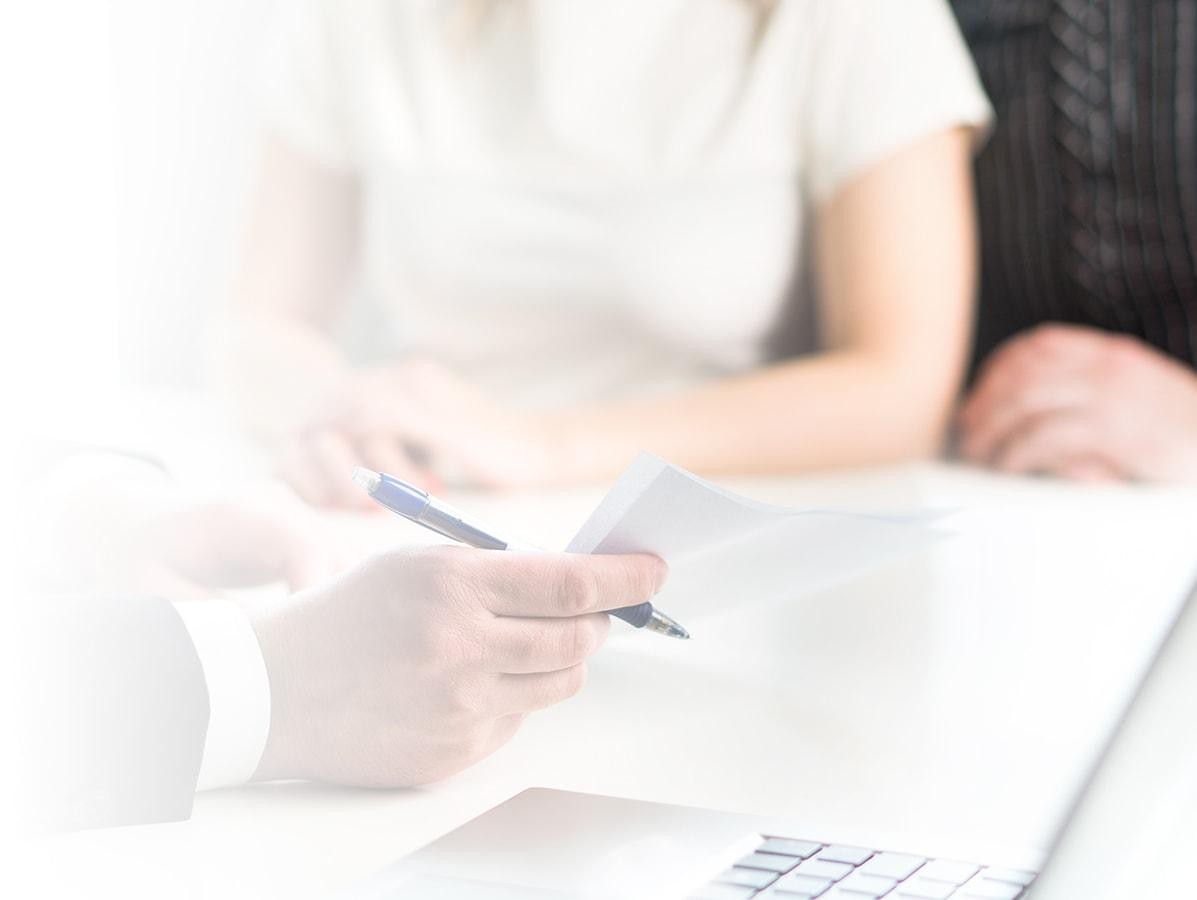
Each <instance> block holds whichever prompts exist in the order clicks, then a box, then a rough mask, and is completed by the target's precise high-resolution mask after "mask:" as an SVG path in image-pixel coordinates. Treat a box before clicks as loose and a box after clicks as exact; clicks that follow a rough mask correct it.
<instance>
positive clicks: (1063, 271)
mask: <svg viewBox="0 0 1197 900" xmlns="http://www.w3.org/2000/svg"><path fill="white" fill-rule="evenodd" d="M953 5H954V7H955V10H956V15H957V18H958V19H959V21H960V25H961V28H962V30H963V31H964V34H965V37H966V39H967V40H968V42H969V44H970V45H971V47H972V50H973V54H974V56H975V58H976V61H977V66H978V68H979V70H980V73H981V77H982V80H983V82H984V84H985V87H986V89H987V90H988V91H989V93H990V96H991V98H992V100H993V103H994V106H995V108H996V112H997V117H998V124H997V129H996V132H995V133H994V136H993V139H992V140H991V142H990V143H989V145H988V146H987V147H986V149H985V150H984V152H983V153H982V154H981V156H980V157H979V159H978V161H977V183H978V184H977V190H978V197H979V207H980V220H981V250H982V254H983V256H982V265H981V309H980V314H979V319H978V330H977V336H976V348H975V354H974V360H975V361H980V360H982V359H983V358H984V357H985V356H986V355H987V354H988V353H989V352H990V351H991V350H992V349H993V348H994V347H995V346H996V345H997V344H999V343H1000V342H1001V341H1003V340H1005V339H1006V338H1008V337H1010V336H1011V335H1014V334H1016V333H1017V332H1020V331H1023V330H1025V329H1027V328H1030V327H1033V326H1034V325H1036V324H1039V323H1041V322H1045V321H1056V322H1072V323H1081V324H1088V325H1093V326H1097V327H1099V328H1103V329H1107V330H1110V331H1118V332H1123V333H1128V334H1132V335H1136V336H1138V337H1140V338H1142V339H1143V340H1145V341H1147V342H1148V343H1150V344H1153V345H1155V346H1156V347H1158V348H1159V349H1161V350H1163V351H1164V352H1166V353H1169V354H1171V355H1172V356H1175V357H1177V358H1179V359H1181V360H1183V361H1185V362H1187V363H1189V364H1190V365H1197V333H1195V331H1194V329H1195V328H1197V0H953Z"/></svg>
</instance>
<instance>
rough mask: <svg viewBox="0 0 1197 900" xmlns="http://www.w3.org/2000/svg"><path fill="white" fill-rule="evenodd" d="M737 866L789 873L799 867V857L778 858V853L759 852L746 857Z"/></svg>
mask: <svg viewBox="0 0 1197 900" xmlns="http://www.w3.org/2000/svg"><path fill="white" fill-rule="evenodd" d="M736 865H737V866H743V867H744V868H746V869H765V870H766V871H768V872H779V873H780V872H788V871H790V869H792V868H794V866H796V865H798V857H796V856H778V855H777V854H776V853H761V852H760V851H759V850H758V851H757V852H756V853H753V854H752V855H751V856H745V857H744V858H743V859H742V860H740V861H739V862H738V863H736Z"/></svg>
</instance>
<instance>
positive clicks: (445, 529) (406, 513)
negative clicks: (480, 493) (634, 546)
mask: <svg viewBox="0 0 1197 900" xmlns="http://www.w3.org/2000/svg"><path fill="white" fill-rule="evenodd" d="M353 483H354V484H356V485H357V486H358V487H360V488H362V489H364V490H365V492H366V493H367V494H369V495H370V498H371V499H372V500H373V501H374V502H375V503H377V504H378V505H379V506H382V507H385V508H386V509H389V510H390V511H391V512H393V513H396V514H398V515H400V516H403V518H405V519H408V520H409V521H412V522H415V523H416V524H417V525H423V526H424V527H425V528H427V529H430V530H431V531H435V532H436V533H437V534H442V535H444V536H445V537H447V538H450V539H452V540H455V541H460V542H461V543H463V544H468V545H469V546H471V547H478V548H480V549H483V550H507V549H517V545H515V544H513V543H512V542H511V541H505V540H503V539H502V538H499V537H495V535H493V534H491V533H490V531H489V530H488V529H486V528H484V527H482V526H481V525H479V524H478V523H476V522H471V521H470V520H469V519H468V518H466V516H464V515H462V514H461V513H460V512H458V511H457V510H455V509H453V508H452V507H451V506H449V505H447V504H445V503H442V502H441V501H439V500H437V499H436V498H435V497H432V496H429V494H428V492H427V491H422V490H420V489H419V488H418V487H415V486H414V485H410V484H408V483H407V482H405V481H400V480H399V479H398V478H395V477H394V476H392V475H386V474H383V473H381V472H373V471H371V470H370V469H365V468H363V467H361V466H357V467H356V468H354V470H353ZM610 614H611V615H613V616H615V617H617V618H620V619H623V620H624V621H625V622H627V623H628V624H629V625H631V626H633V627H635V628H647V629H648V630H649V631H655V632H656V633H657V634H663V635H665V636H667V637H671V638H680V639H682V640H688V639H689V638H690V632H688V631H686V629H685V628H683V627H682V626H681V625H679V624H678V623H677V622H675V621H674V620H673V619H671V618H669V616H667V615H665V614H664V613H662V612H659V611H658V610H655V609H653V605H652V604H651V603H640V604H638V605H636V606H625V607H623V608H622V609H613V610H610Z"/></svg>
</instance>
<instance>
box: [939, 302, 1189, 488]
mask: <svg viewBox="0 0 1197 900" xmlns="http://www.w3.org/2000/svg"><path fill="white" fill-rule="evenodd" d="M959 427H960V445H959V446H960V453H961V455H962V456H963V457H964V458H966V459H969V460H972V461H974V462H978V463H983V464H986V465H992V466H995V467H997V468H999V469H1003V470H1006V471H1010V472H1042V473H1049V474H1055V475H1062V476H1065V477H1076V478H1084V479H1108V478H1134V479H1147V480H1159V481H1181V480H1197V373H1194V372H1193V370H1191V369H1189V368H1188V367H1186V366H1184V365H1182V364H1181V363H1179V362H1177V361H1175V360H1173V359H1171V358H1170V357H1167V356H1165V355H1164V354H1162V353H1161V352H1159V351H1158V350H1155V349H1154V348H1152V347H1150V346H1148V345H1147V344H1145V343H1143V342H1142V341H1139V340H1137V339H1135V338H1131V337H1126V336H1123V335H1113V334H1109V333H1107V332H1103V331H1098V330H1096V329H1092V328H1082V327H1077V326H1065V325H1048V326H1042V327H1040V328H1037V329H1035V330H1034V331H1032V332H1029V333H1027V334H1025V335H1020V336H1018V337H1015V338H1013V339H1012V340H1010V341H1008V342H1007V343H1006V344H1004V345H1003V346H1001V347H999V348H998V349H997V350H996V351H995V352H994V353H993V355H991V356H990V357H989V359H988V360H987V361H986V363H985V365H984V366H983V368H982V370H981V375H980V377H979V379H978V381H977V384H976V386H975V387H974V389H973V391H972V393H971V395H970V396H969V397H968V399H967V401H966V402H965V404H964V406H963V408H962V409H961V411H960V415H959Z"/></svg>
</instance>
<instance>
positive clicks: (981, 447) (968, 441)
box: [960, 376, 1093, 463]
mask: <svg viewBox="0 0 1197 900" xmlns="http://www.w3.org/2000/svg"><path fill="white" fill-rule="evenodd" d="M1092 402H1093V390H1092V387H1091V385H1089V384H1088V383H1087V382H1086V381H1084V380H1083V379H1081V378H1078V377H1074V376H1065V377H1059V376H1047V377H1046V378H1043V379H1041V380H1039V381H1034V382H1031V383H1028V384H1025V385H1024V386H1021V387H1020V388H1017V389H1015V390H1013V391H1011V392H1009V393H1007V394H1006V395H1005V396H1002V397H998V398H996V399H995V401H994V402H993V403H992V404H991V405H990V407H989V408H988V409H987V410H985V412H984V414H983V416H982V417H979V418H977V419H975V420H974V422H973V424H972V426H971V427H969V428H967V429H966V430H965V431H964V433H963V434H962V435H961V441H960V454H961V456H963V457H964V458H965V459H969V460H972V461H974V462H979V463H989V462H992V461H993V459H994V457H995V456H996V455H997V454H998V453H999V452H1000V451H1001V448H1002V447H1003V446H1004V444H1006V443H1007V442H1008V441H1009V440H1010V439H1011V438H1012V436H1013V435H1014V434H1015V433H1016V432H1017V431H1019V430H1020V429H1023V428H1025V427H1027V425H1028V423H1029V422H1030V421H1031V420H1033V419H1036V418H1039V417H1042V416H1045V415H1048V414H1050V413H1062V412H1065V411H1068V410H1078V409H1082V408H1084V407H1085V406H1087V405H1089V404H1090V403H1092Z"/></svg>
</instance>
